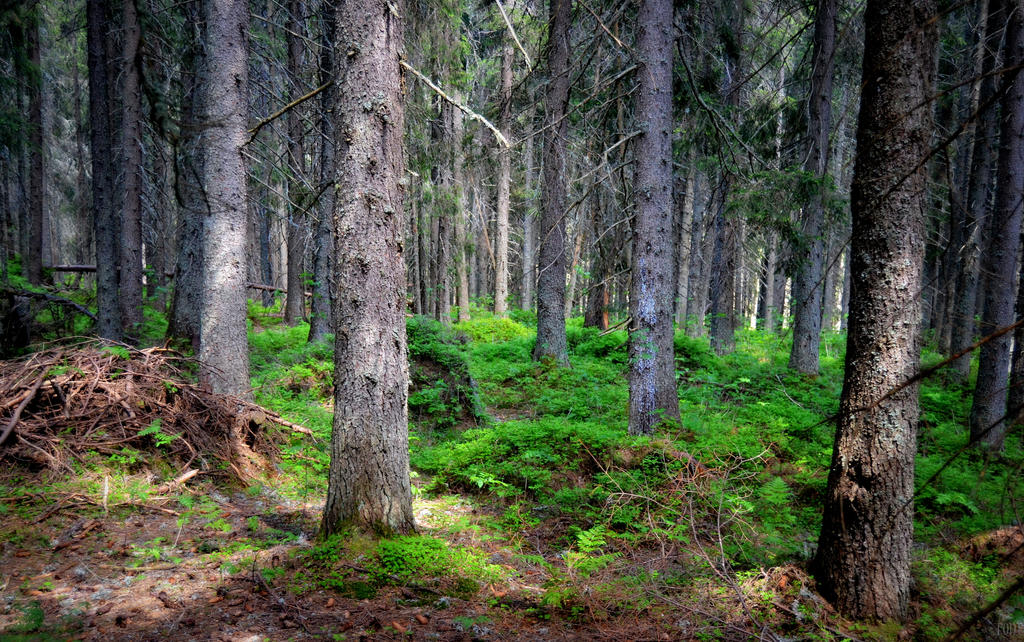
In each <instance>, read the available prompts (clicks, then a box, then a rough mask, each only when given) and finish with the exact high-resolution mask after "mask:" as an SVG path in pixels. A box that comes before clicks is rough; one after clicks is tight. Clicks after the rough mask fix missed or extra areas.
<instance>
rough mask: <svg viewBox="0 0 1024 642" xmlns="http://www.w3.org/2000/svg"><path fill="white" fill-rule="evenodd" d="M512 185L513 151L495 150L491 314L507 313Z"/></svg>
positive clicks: (506, 87) (507, 108)
mask: <svg viewBox="0 0 1024 642" xmlns="http://www.w3.org/2000/svg"><path fill="white" fill-rule="evenodd" d="M512 55H513V52H512V41H511V39H510V38H509V37H508V36H506V37H505V44H504V47H503V50H502V55H501V89H500V91H501V115H500V116H499V117H498V128H499V129H500V130H501V133H502V134H504V135H505V137H506V138H508V136H509V134H510V131H511V124H512ZM511 183H512V150H511V149H505V148H500V149H499V150H498V211H497V215H498V223H497V231H496V234H495V239H494V255H495V259H496V267H495V269H494V314H495V316H499V317H503V316H505V315H506V314H507V313H508V212H509V188H510V186H511Z"/></svg>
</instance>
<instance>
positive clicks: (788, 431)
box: [0, 313, 1024, 641]
mask: <svg viewBox="0 0 1024 642" xmlns="http://www.w3.org/2000/svg"><path fill="white" fill-rule="evenodd" d="M254 316H255V318H254V322H255V323H256V326H257V327H258V328H260V327H261V326H266V325H270V324H272V323H273V318H272V317H270V316H267V315H264V316H259V315H254ZM530 321H531V320H530V319H528V318H525V319H518V320H502V319H493V318H491V317H489V316H487V315H486V314H483V313H480V314H476V315H475V316H474V319H473V321H471V322H469V323H464V324H459V325H458V326H456V330H455V331H451V330H446V329H444V328H441V327H440V326H439V324H436V323H435V322H431V321H428V320H425V319H420V318H416V319H410V323H409V347H410V362H411V368H410V370H411V376H412V383H413V386H412V389H411V394H410V425H411V434H410V449H411V455H412V468H413V484H414V510H415V514H416V520H417V525H418V534H417V535H415V536H408V537H395V538H390V539H380V540H378V539H372V538H367V537H365V536H362V535H358V534H354V533H349V534H347V535H345V536H338V537H333V538H331V539H328V540H327V541H317V540H316V531H317V528H318V525H319V512H320V510H321V508H322V502H323V496H324V493H325V489H326V479H325V471H326V466H327V454H326V448H325V444H326V440H327V438H328V435H329V433H330V416H331V391H332V389H331V381H330V372H331V355H330V348H329V347H328V346H323V345H319V346H317V345H308V344H306V343H305V342H304V333H305V331H306V330H305V328H303V327H299V328H291V329H290V328H277V327H270V328H269V329H263V328H261V329H259V330H257V331H256V332H253V333H252V334H251V335H250V338H251V342H252V345H253V373H254V375H253V385H254V388H255V390H256V397H257V402H258V403H259V404H262V405H263V406H264V407H266V408H268V409H269V410H270V411H272V412H274V413H279V414H280V416H281V417H284V418H285V419H286V420H287V421H290V422H295V423H298V424H301V425H302V426H306V427H308V428H309V429H310V430H311V431H312V435H306V434H301V433H296V432H294V431H291V430H289V429H288V428H287V427H286V426H284V425H283V424H281V423H280V422H278V423H273V422H270V423H268V424H267V426H266V428H265V429H266V431H267V432H266V434H267V435H268V438H270V439H272V440H273V441H274V442H275V444H276V447H275V449H274V450H275V453H273V454H272V455H268V457H269V459H270V460H271V461H273V462H274V463H273V464H272V466H271V468H270V469H268V470H266V471H264V472H263V473H260V474H259V475H257V476H255V478H250V479H248V481H247V482H246V483H240V482H239V481H238V479H237V477H238V476H237V475H235V474H234V473H233V472H232V471H231V470H230V467H231V465H232V464H231V463H230V461H228V460H226V459H225V460H223V461H221V462H220V464H217V463H216V462H212V463H210V464H209V465H207V466H205V468H203V467H200V468H202V470H201V472H200V473H199V474H197V475H196V476H194V477H191V478H190V479H187V480H186V481H183V482H181V483H180V484H174V483H173V482H174V480H175V479H176V478H179V477H180V475H181V473H182V472H183V471H184V470H186V469H187V468H188V466H185V465H183V463H182V460H181V459H180V457H178V456H177V455H180V454H181V453H182V452H184V451H185V450H187V449H184V448H182V447H181V446H180V445H176V444H177V441H174V440H175V439H177V440H178V441H182V440H184V439H185V437H186V435H185V433H184V432H183V433H181V435H182V436H181V437H175V434H176V431H177V430H178V429H177V428H176V427H175V426H176V425H177V424H175V423H174V422H173V421H172V420H171V418H170V417H166V418H165V419H164V421H163V423H162V428H161V424H160V423H156V424H155V426H156V427H155V428H154V423H152V422H151V420H150V416H149V415H145V412H143V410H144V409H143V408H142V405H136V406H133V405H132V404H131V401H130V400H128V403H127V404H123V403H122V404H120V405H121V406H123V407H124V408H125V411H126V412H131V413H132V416H133V417H134V416H135V415H140V417H139V419H140V421H141V423H140V424H139V425H140V426H143V427H142V429H141V430H140V434H143V435H145V436H146V437H147V439H148V441H146V442H145V443H144V444H140V443H138V442H131V443H129V444H127V445H125V446H124V447H121V448H119V449H118V450H115V451H110V452H106V451H105V452H102V453H85V454H84V455H83V456H80V457H78V458H77V459H76V458H74V457H69V458H68V459H69V461H71V464H70V470H71V471H72V472H70V473H69V472H68V471H67V470H63V471H61V472H59V473H55V472H54V471H53V470H51V469H50V468H48V467H46V466H43V465H41V464H40V462H31V461H29V462H25V461H20V460H19V461H17V462H11V461H9V460H5V461H4V468H3V471H2V472H0V640H5V641H6V640H63V639H68V640H71V639H80V640H100V639H103V640H155V639H168V640H201V639H210V640H239V641H241V640H246V641H248V640H253V641H255V640H362V639H373V640H377V639H381V640H386V639H396V640H397V639H415V640H602V639H607V640H750V639H764V640H841V639H854V640H904V639H920V640H931V639H941V638H943V637H944V636H946V635H949V634H950V633H952V632H954V631H955V630H956V629H957V628H958V627H959V626H960V625H961V624H962V623H963V622H965V621H966V620H967V619H968V618H969V617H970V616H971V615H972V614H973V613H975V612H976V611H977V610H978V609H980V608H982V607H983V606H985V605H986V604H989V603H992V602H993V601H994V600H996V599H998V597H999V595H1000V593H1001V592H1002V591H1003V590H1004V589H1005V588H1006V587H1007V586H1009V585H1010V584H1012V583H1013V582H1014V581H1015V579H1016V578H1018V577H1020V576H1021V574H1022V573H1024V531H1022V530H1021V527H1020V526H1019V524H1020V523H1021V521H1020V519H1018V518H1017V517H1016V515H1017V502H1018V498H1019V497H1020V496H1021V493H1022V492H1024V480H1022V476H1021V475H1019V470H1020V468H1021V467H1022V462H1024V453H1022V452H1021V448H1020V445H1019V443H1018V442H1019V438H1017V440H1016V441H1014V440H1012V439H1011V442H1012V443H1011V445H1010V447H1009V448H1008V450H1007V453H1006V454H1004V455H1003V456H1002V457H1000V458H989V457H982V456H977V455H970V454H968V455H965V456H959V457H954V454H955V453H956V452H957V451H958V450H959V448H960V446H961V445H962V437H963V435H962V432H963V428H962V426H963V425H964V424H963V420H964V416H965V413H966V411H967V407H968V399H969V395H967V394H966V392H965V391H966V388H964V387H962V386H958V385H957V384H955V383H951V382H950V381H948V380H946V379H939V380H935V381H930V382H926V383H925V384H924V386H923V388H922V427H921V434H920V441H921V449H920V450H921V452H920V455H919V458H918V463H917V470H918V477H919V487H918V491H917V502H916V511H917V541H916V542H915V551H916V553H915V561H914V567H913V569H914V579H915V584H914V595H913V604H912V619H911V621H910V622H909V623H902V624H901V623H878V624H873V625H864V624H857V623H852V622H849V621H846V620H844V619H843V618H841V617H839V616H838V615H837V614H836V613H834V612H833V611H832V610H831V608H830V607H829V606H828V604H827V603H826V602H825V601H824V600H823V599H822V598H821V597H820V596H819V595H818V593H817V592H816V590H815V587H814V582H813V580H812V579H811V578H810V577H809V575H808V572H807V560H808V558H809V557H810V555H812V554H813V547H814V541H815V533H816V530H817V521H818V519H819V511H820V508H819V505H820V496H821V491H822V490H823V487H824V481H825V473H826V470H827V464H828V455H829V453H830V449H831V427H830V426H829V425H827V424H825V425H822V422H821V420H822V419H824V418H826V417H828V416H829V414H831V413H832V412H834V410H835V407H836V404H837V401H838V391H839V386H840V385H841V363H842V357H843V355H842V342H841V339H840V338H838V337H831V338H830V339H829V340H827V341H826V342H825V345H824V346H823V359H822V362H823V369H822V375H821V376H820V377H817V378H805V377H799V376H796V375H792V374H791V373H789V372H788V371H787V370H786V369H785V365H784V364H785V353H786V350H787V347H788V346H787V344H786V342H785V338H784V337H783V338H782V339H780V338H779V336H778V335H770V334H768V333H744V334H742V335H741V338H740V348H739V350H738V351H737V354H736V355H734V356H732V357H725V358H719V357H715V356H714V355H712V354H711V353H710V351H709V350H708V349H707V346H706V342H702V341H701V340H694V339H688V338H686V337H685V336H683V335H682V334H680V335H679V336H678V337H677V346H676V348H677V357H678V360H677V362H678V366H679V377H680V398H681V409H682V413H683V421H682V422H681V423H679V424H677V425H671V424H670V425H669V426H667V427H666V429H665V430H664V431H663V434H662V435H661V436H659V437H658V438H656V439H646V438H641V439H637V438H630V437H628V436H626V435H625V412H626V400H627V395H628V392H627V391H626V389H625V380H624V374H625V364H626V356H625V347H624V344H625V335H624V333H622V332H613V333H608V334H600V333H598V332H596V331H592V330H590V329H583V328H581V327H579V325H578V322H574V323H573V324H571V325H570V346H571V350H572V354H571V359H572V362H573V367H572V368H571V369H559V368H556V367H553V366H550V365H545V364H535V363H533V362H532V361H531V360H530V358H529V348H530V343H531V341H532V334H531V329H530ZM929 358H930V355H927V354H926V355H925V359H926V361H927V359H929ZM932 358H934V357H932ZM120 370H123V372H126V373H131V372H133V369H132V368H130V367H124V368H121V369H120ZM61 372H63V371H61ZM112 376H113V377H114V378H115V379H118V378H120V379H123V378H124V377H125V374H123V373H122V372H120V371H119V372H117V373H115V374H114V375H112ZM182 376H187V373H184V374H183V375H182ZM171 383H172V384H173V385H164V386H163V387H164V388H166V389H167V390H168V391H169V392H170V391H172V390H173V391H174V394H175V395H177V397H179V398H180V397H182V396H183V395H182V393H181V392H180V391H179V388H180V389H182V390H183V389H185V388H186V387H187V382H185V381H176V382H171ZM112 389H113V388H112ZM118 390H122V388H118ZM118 399H120V398H119V397H118ZM3 401H4V399H0V402H3ZM122 401H123V400H122ZM119 403H120V401H119ZM2 405H3V404H2V403H0V406H2ZM8 405H12V404H8ZM158 406H159V404H154V405H153V407H154V408H156V407H158ZM4 407H6V406H4ZM32 408H33V406H32V405H31V404H30V405H29V407H28V408H26V413H30V412H31V411H32ZM147 408H148V407H147ZM146 412H148V410H146ZM193 414H194V413H193ZM3 416H6V415H3ZM275 416H276V415H275ZM147 422H149V423H147ZM90 425H91V422H90ZM51 442H53V443H55V442H54V440H53V439H51V441H50V442H46V441H40V442H38V443H40V444H43V445H45V444H46V443H51ZM172 454H173V455H175V456H171V455H172ZM691 457H693V458H695V459H696V461H698V462H699V465H694V464H693V463H692V462H691V459H690V458H691ZM947 462H949V463H948V465H946V467H945V469H943V470H942V474H941V475H939V476H938V477H937V478H936V479H935V480H932V481H929V479H930V478H931V477H932V476H933V474H934V473H936V471H939V470H940V468H941V467H942V466H943V465H944V464H947ZM236 472H237V471H236ZM965 639H977V640H1021V639H1024V600H1022V599H1021V598H1020V597H1019V596H1018V597H1015V598H1011V599H1009V600H1007V601H1005V602H1003V603H1001V604H1000V606H999V608H997V609H995V610H994V611H993V612H992V613H991V614H989V615H988V616H987V617H986V618H985V619H983V620H982V621H981V622H980V623H979V624H978V625H977V626H976V627H974V629H973V630H971V631H968V632H967V635H966V638H965Z"/></svg>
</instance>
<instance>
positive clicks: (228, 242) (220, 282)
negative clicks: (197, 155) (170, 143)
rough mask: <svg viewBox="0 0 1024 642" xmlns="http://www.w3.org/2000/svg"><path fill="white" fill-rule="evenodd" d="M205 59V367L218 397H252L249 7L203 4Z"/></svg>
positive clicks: (240, 1)
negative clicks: (246, 147) (248, 309)
mask: <svg viewBox="0 0 1024 642" xmlns="http://www.w3.org/2000/svg"><path fill="white" fill-rule="evenodd" d="M202 7H203V18H204V19H205V22H206V56H205V57H204V65H203V73H202V74H201V75H200V76H199V88H200V91H201V93H202V96H203V98H202V101H201V102H202V105H203V112H202V113H203V125H204V127H205V131H204V132H203V142H204V145H203V165H202V171H201V173H200V177H201V179H202V185H203V190H204V192H205V194H206V207H207V209H206V212H205V216H204V219H203V227H202V230H203V231H202V244H203V280H202V282H203V299H202V308H201V312H200V315H199V361H200V362H201V364H202V371H201V373H200V377H201V380H202V382H203V384H204V385H205V386H206V387H208V388H209V389H210V390H212V391H213V392H218V393H224V394H230V395H235V396H238V397H243V398H250V397H251V391H250V386H249V344H248V341H247V339H246V324H245V317H246V272H245V270H246V265H247V262H246V251H245V249H246V248H245V239H246V227H247V225H248V209H247V203H246V173H245V162H244V159H243V157H242V148H243V147H244V145H245V143H246V140H247V135H246V115H247V114H248V109H247V104H248V103H247V101H248V93H247V91H248V88H247V85H248V31H249V30H248V26H249V10H248V3H247V2H246V1H245V0H203V3H202Z"/></svg>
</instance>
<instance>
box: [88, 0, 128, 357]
mask: <svg viewBox="0 0 1024 642" xmlns="http://www.w3.org/2000/svg"><path fill="white" fill-rule="evenodd" d="M108 24H109V22H108V20H107V2H106V0H88V1H87V2H86V30H87V33H86V37H87V42H88V61H89V122H90V124H91V132H90V148H91V149H90V153H91V155H92V210H93V235H94V237H95V239H96V306H97V314H96V317H97V319H98V321H97V324H96V332H97V334H99V335H100V336H101V337H103V338H104V339H111V340H118V339H120V338H121V314H120V306H119V305H118V301H117V291H118V288H117V220H116V218H115V215H114V200H113V184H114V179H113V172H114V168H113V149H112V146H111V130H110V129H111V128H110V119H109V117H108V116H107V115H108V114H109V113H110V98H109V97H110V93H109V91H110V87H109V85H110V81H109V77H108V72H109V65H108V61H107V51H106V42H107V39H108V33H107V25H108Z"/></svg>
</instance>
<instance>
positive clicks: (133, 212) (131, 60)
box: [118, 0, 143, 336]
mask: <svg viewBox="0 0 1024 642" xmlns="http://www.w3.org/2000/svg"><path fill="white" fill-rule="evenodd" d="M121 6H122V11H121V20H122V36H121V37H122V38H123V39H124V40H123V42H122V45H121V46H122V49H123V61H122V70H121V73H122V78H123V80H122V85H121V100H122V111H121V141H120V146H121V159H122V164H123V168H122V171H123V172H124V179H123V180H124V184H123V185H122V187H121V192H122V195H123V199H124V200H123V202H122V205H121V245H120V260H119V267H120V272H119V280H118V283H119V291H118V304H119V305H120V306H121V325H122V327H123V328H124V333H125V335H127V336H134V335H135V334H136V333H137V332H138V330H139V326H141V325H142V168H143V165H142V162H143V159H142V89H141V87H140V86H139V69H140V65H141V61H140V60H139V59H138V53H139V40H140V38H141V35H142V31H141V29H140V27H139V17H138V15H137V14H136V11H135V1H134V0H124V2H122V5H121Z"/></svg>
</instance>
